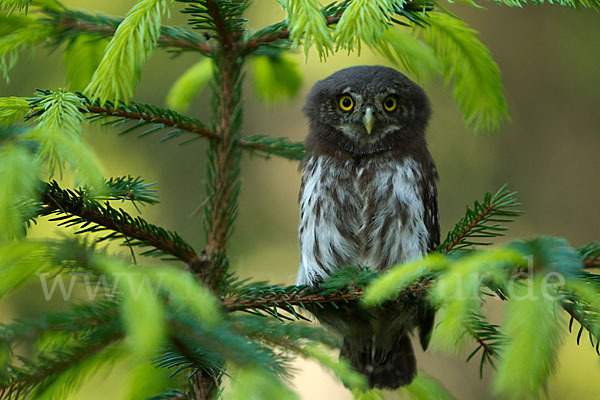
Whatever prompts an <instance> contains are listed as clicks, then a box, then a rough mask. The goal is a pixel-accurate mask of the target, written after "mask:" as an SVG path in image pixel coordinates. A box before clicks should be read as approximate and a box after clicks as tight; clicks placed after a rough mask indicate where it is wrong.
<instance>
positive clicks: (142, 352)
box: [92, 257, 166, 400]
mask: <svg viewBox="0 0 600 400" xmlns="http://www.w3.org/2000/svg"><path fill="white" fill-rule="evenodd" d="M92 264H93V265H95V266H97V268H98V269H99V271H100V272H101V273H104V274H107V276H108V277H109V279H110V280H111V281H114V282H116V284H117V286H118V288H119V295H120V297H121V308H122V311H121V318H122V319H123V326H124V328H125V331H126V332H127V338H126V341H127V346H128V347H129V348H130V349H131V350H130V352H129V358H130V363H131V368H130V369H129V370H128V371H127V373H126V383H125V385H126V387H127V389H126V390H125V393H124V395H123V399H124V400H125V399H144V398H147V397H149V396H152V395H153V394H155V393H156V392H157V391H160V390H161V389H164V387H165V382H162V381H163V379H164V374H163V373H162V371H161V370H159V369H157V368H154V367H153V366H152V365H151V364H149V363H148V360H149V359H151V358H152V357H153V356H154V355H155V354H156V353H157V352H159V351H160V349H161V347H162V346H163V343H164V339H165V335H166V326H165V325H166V324H165V321H164V312H165V310H164V308H163V305H162V302H161V301H160V300H159V298H158V296H157V293H156V287H157V286H158V283H157V282H155V281H152V280H151V279H149V277H148V275H146V274H145V273H144V271H136V270H134V269H132V268H130V267H129V266H128V265H127V264H125V263H123V262H121V261H119V260H115V259H111V258H107V257H96V258H95V259H94V260H92ZM140 382H145V384H144V385H142V387H141V388H140V384H139V383H140Z"/></svg>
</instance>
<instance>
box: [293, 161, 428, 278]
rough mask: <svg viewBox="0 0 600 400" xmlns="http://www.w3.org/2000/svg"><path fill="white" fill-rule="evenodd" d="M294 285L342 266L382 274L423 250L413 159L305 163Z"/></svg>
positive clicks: (422, 210)
mask: <svg viewBox="0 0 600 400" xmlns="http://www.w3.org/2000/svg"><path fill="white" fill-rule="evenodd" d="M303 166H304V170H303V175H302V188H301V193H300V210H301V216H300V227H299V234H300V270H299V273H298V278H297V283H298V284H304V285H311V284H315V283H316V282H318V281H320V280H321V279H322V278H324V277H326V276H327V275H329V274H330V273H331V272H332V270H334V269H336V268H340V267H343V266H346V265H353V266H358V265H362V266H368V267H370V268H374V269H378V270H383V269H385V268H388V267H390V266H392V265H395V264H398V263H401V262H405V261H408V260H410V259H413V258H417V257H419V256H422V255H423V254H425V253H426V252H427V242H428V236H429V234H428V230H427V228H426V225H425V222H424V216H425V213H426V210H425V205H424V202H423V198H422V190H420V188H421V186H422V176H421V174H420V173H419V168H418V165H417V163H416V162H415V161H414V160H413V159H412V158H409V157H408V158H405V159H404V160H402V161H398V160H392V159H390V160H382V159H381V158H377V160H375V159H373V160H372V161H369V160H367V161H364V162H362V163H358V164H357V163H354V162H351V161H343V160H337V159H333V158H330V157H327V156H313V157H311V158H309V159H307V160H306V161H305V162H304V165H303Z"/></svg>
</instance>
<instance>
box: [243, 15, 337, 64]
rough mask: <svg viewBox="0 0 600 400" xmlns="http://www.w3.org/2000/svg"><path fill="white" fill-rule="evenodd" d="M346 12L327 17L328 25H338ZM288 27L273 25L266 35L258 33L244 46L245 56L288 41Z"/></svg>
mask: <svg viewBox="0 0 600 400" xmlns="http://www.w3.org/2000/svg"><path fill="white" fill-rule="evenodd" d="M343 11H344V10H342V11H340V12H338V13H336V14H335V15H330V16H328V17H326V22H327V25H333V24H337V23H338V21H339V20H340V18H341V17H342V14H343V13H344V12H343ZM285 26H286V24H285V23H282V22H280V23H278V24H274V25H271V26H270V27H267V28H265V29H264V30H263V31H265V33H264V34H260V33H258V36H256V35H255V36H254V37H252V38H250V39H249V40H248V41H247V42H246V43H244V44H242V45H241V47H242V48H243V49H244V53H245V54H250V53H252V52H254V51H255V50H256V49H257V48H259V47H260V46H264V45H268V44H270V43H273V42H276V41H277V40H286V39H289V37H290V31H289V29H288V28H284V27H285ZM278 28H283V29H282V30H278Z"/></svg>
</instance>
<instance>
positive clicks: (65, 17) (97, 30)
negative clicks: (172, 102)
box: [45, 10, 213, 55]
mask: <svg viewBox="0 0 600 400" xmlns="http://www.w3.org/2000/svg"><path fill="white" fill-rule="evenodd" d="M45 12H46V13H47V14H48V15H49V16H51V17H52V19H51V20H48V22H49V23H51V24H52V25H53V26H55V27H56V28H57V29H58V32H59V33H60V34H61V36H62V37H61V38H60V39H63V38H64V37H66V36H68V35H70V34H77V33H88V34H93V35H99V36H103V37H111V36H113V35H114V33H115V30H116V29H117V27H118V26H119V24H120V23H121V21H122V20H123V19H122V18H120V17H114V16H108V15H102V14H96V15H91V14H87V13H83V12H79V11H72V10H64V11H61V12H56V11H50V10H46V11H45ZM158 45H159V46H160V47H167V48H168V47H171V48H174V49H177V50H179V51H199V52H201V53H203V54H205V55H209V54H211V52H212V51H213V46H212V45H211V44H209V43H208V42H207V41H206V40H205V39H204V37H203V36H202V35H199V34H197V33H196V32H193V31H192V30H190V29H187V28H180V27H171V26H162V27H161V29H160V37H159V39H158Z"/></svg>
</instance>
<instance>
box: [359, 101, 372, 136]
mask: <svg viewBox="0 0 600 400" xmlns="http://www.w3.org/2000/svg"><path fill="white" fill-rule="evenodd" d="M362 122H363V124H364V125H365V129H366V130H367V134H368V135H370V134H371V131H372V130H373V123H374V122H375V119H374V118H373V109H372V108H371V107H367V109H366V110H365V115H364V116H363V117H362Z"/></svg>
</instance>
